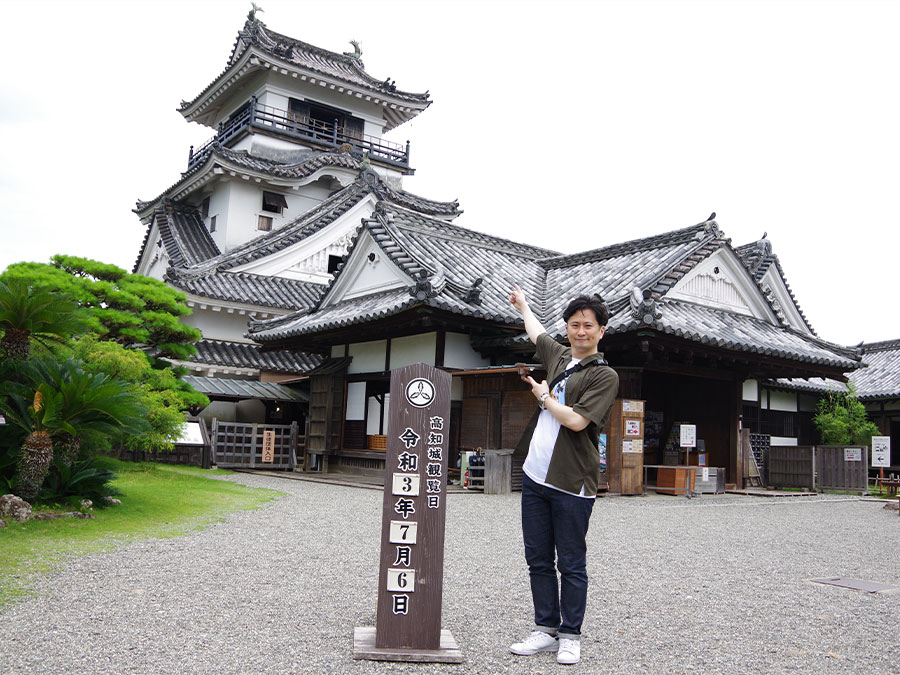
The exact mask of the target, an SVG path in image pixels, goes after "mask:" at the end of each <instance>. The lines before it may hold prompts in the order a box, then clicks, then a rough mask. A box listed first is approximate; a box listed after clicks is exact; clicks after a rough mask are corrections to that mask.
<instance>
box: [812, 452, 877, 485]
mask: <svg viewBox="0 0 900 675" xmlns="http://www.w3.org/2000/svg"><path fill="white" fill-rule="evenodd" d="M816 471H817V473H818V474H819V476H818V482H817V484H816V487H817V488H818V489H819V490H848V491H852V492H859V493H860V494H865V493H866V491H867V490H868V489H869V448H868V447H866V446H843V445H817V446H816Z"/></svg>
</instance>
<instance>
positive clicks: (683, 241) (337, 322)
mask: <svg viewBox="0 0 900 675" xmlns="http://www.w3.org/2000/svg"><path fill="white" fill-rule="evenodd" d="M365 228H366V230H367V231H368V232H369V233H370V234H371V235H372V237H373V239H374V240H375V241H376V242H377V243H378V244H379V246H381V248H382V249H383V250H384V251H385V252H386V253H388V254H389V256H390V257H391V259H392V260H393V261H394V262H395V263H396V264H397V265H398V266H399V267H400V268H401V269H403V270H404V271H405V272H406V273H407V274H409V275H410V276H411V277H412V278H413V279H416V278H417V277H418V275H419V274H420V273H421V272H422V271H423V270H424V271H425V273H426V276H427V278H428V282H429V284H430V287H429V290H430V291H431V292H430V293H427V294H426V295H425V297H422V298H419V299H418V300H417V299H415V298H413V297H412V296H411V295H410V291H409V289H400V290H396V291H391V292H388V293H382V294H378V295H370V296H365V297H362V298H358V299H353V300H349V301H346V302H342V303H340V304H339V305H337V306H332V307H327V308H324V309H321V310H318V309H317V308H314V309H313V310H312V311H311V312H306V311H303V312H297V313H295V314H293V315H288V316H286V317H282V318H280V319H277V320H272V321H262V322H255V323H251V325H250V335H251V336H252V337H253V339H254V340H257V341H260V342H270V341H271V342H275V341H280V340H284V339H290V338H293V337H297V336H299V335H308V334H314V333H317V332H322V331H327V330H332V329H335V328H338V327H345V326H349V325H356V324H362V323H365V322H368V321H372V320H375V319H378V318H383V317H386V316H390V315H393V314H397V313H400V312H402V311H405V310H407V309H409V308H410V307H412V306H413V305H415V304H427V305H429V306H433V307H439V308H441V309H444V310H446V311H448V312H451V313H456V314H459V315H462V316H475V317H478V318H483V319H485V320H488V321H491V322H493V323H499V324H513V325H520V318H519V316H518V314H517V313H516V312H515V310H514V309H513V308H512V307H511V306H510V305H509V303H508V301H507V299H506V298H507V293H508V291H509V288H510V285H511V284H512V283H513V282H518V283H519V284H520V285H521V286H522V287H523V288H524V290H525V292H526V294H527V295H528V297H529V302H530V304H531V305H532V308H533V309H534V310H535V312H536V313H537V314H538V316H539V317H540V318H541V319H542V321H543V322H544V324H545V326H546V327H547V328H548V331H549V332H550V333H551V334H552V335H555V336H557V337H560V336H562V335H563V334H564V327H563V323H562V319H561V318H560V317H561V314H562V310H563V307H564V304H565V303H566V302H567V300H568V299H569V298H571V297H573V296H574V295H578V294H581V293H585V294H590V293H600V294H601V295H602V296H603V297H604V298H605V299H606V301H607V304H608V305H609V307H610V310H611V314H612V316H611V319H610V324H609V330H610V332H611V333H617V332H618V333H623V332H628V331H632V330H636V329H638V328H642V327H648V326H647V324H645V323H643V321H642V320H637V319H635V318H634V317H633V316H632V313H631V307H630V304H629V302H630V297H631V294H632V291H633V289H634V288H636V287H637V288H639V289H641V290H645V289H653V290H655V296H654V299H655V300H657V301H658V309H659V310H661V312H662V313H661V316H660V317H659V319H658V320H657V321H656V322H655V323H654V324H652V325H650V326H649V327H650V328H654V329H656V330H659V331H662V332H664V333H668V334H672V335H676V336H679V337H682V338H684V339H686V340H690V341H694V342H699V343H703V344H710V345H717V346H719V347H722V348H725V349H730V350H734V351H739V352H750V353H757V354H762V355H771V356H775V357H780V358H783V359H787V360H792V361H799V362H805V363H810V364H818V365H824V366H827V367H830V368H839V369H841V370H852V369H854V368H857V367H858V366H859V361H858V355H857V354H856V353H855V352H854V351H853V350H850V349H846V348H843V347H840V346H838V345H833V344H830V343H827V342H825V341H823V340H820V339H819V338H816V337H815V336H812V335H808V334H805V333H800V332H798V331H795V330H793V329H790V328H787V327H784V326H776V325H772V324H770V323H768V322H766V321H762V320H759V319H755V318H752V317H748V316H744V315H741V314H734V313H730V312H725V311H721V310H716V309H712V308H709V307H705V306H701V305H696V304H693V303H687V302H678V301H674V300H666V299H665V292H667V291H668V289H670V288H671V287H672V286H673V285H674V284H675V283H677V281H678V280H679V279H680V278H682V277H683V276H684V274H686V273H687V272H689V271H690V270H691V269H693V267H694V266H695V265H696V264H697V263H699V262H700V261H702V260H704V259H705V258H706V257H707V256H709V255H710V254H711V253H713V252H714V251H716V250H718V249H719V248H721V247H723V246H729V244H728V240H727V239H725V238H724V237H723V235H722V234H721V232H719V230H718V226H717V225H716V224H715V222H713V221H708V222H705V223H700V224H699V225H696V226H693V227H690V228H685V229H682V230H676V231H674V232H669V233H665V234H662V235H659V236H657V237H650V238H646V239H641V240H635V241H632V242H625V243H624V244H617V245H615V246H610V247H605V248H602V249H597V250H594V251H588V252H585V253H579V254H575V255H569V256H559V255H553V254H551V253H550V252H548V251H545V250H542V249H536V248H533V247H526V246H523V245H522V244H517V243H515V242H509V241H506V240H502V239H498V238H494V237H489V236H488V235H482V234H479V233H476V232H472V231H470V230H463V229H462V228H459V227H456V226H450V225H448V224H447V223H443V222H440V221H436V220H434V219H430V218H428V217H426V216H423V215H421V214H417V213H413V212H409V211H407V210H405V209H402V208H398V207H396V206H395V205H391V204H384V203H381V204H379V206H378V207H377V208H376V213H375V217H374V218H373V219H371V220H370V221H368V222H367V223H366V224H365ZM351 252H352V251H351ZM338 275H340V271H339V272H338ZM479 277H482V278H483V279H484V281H483V282H482V294H481V302H480V303H478V304H475V303H471V302H466V301H465V299H464V291H465V290H466V289H467V287H468V286H470V285H471V284H472V282H473V281H474V280H475V279H476V278H479ZM335 282H336V280H335ZM335 282H333V283H335ZM323 297H324V296H323ZM525 339H526V337H525V336H524V334H521V335H520V336H519V338H514V339H509V338H502V337H498V338H497V343H498V344H501V343H505V344H512V343H515V342H517V341H524V340H525ZM488 342H489V340H488ZM488 342H485V344H487V343H488Z"/></svg>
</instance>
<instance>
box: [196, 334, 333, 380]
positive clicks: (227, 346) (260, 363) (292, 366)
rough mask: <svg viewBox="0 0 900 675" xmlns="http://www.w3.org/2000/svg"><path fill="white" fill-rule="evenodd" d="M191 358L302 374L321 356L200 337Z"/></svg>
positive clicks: (205, 362) (226, 364) (214, 364)
mask: <svg viewBox="0 0 900 675" xmlns="http://www.w3.org/2000/svg"><path fill="white" fill-rule="evenodd" d="M194 346H195V347H196V348H197V353H196V354H194V355H193V356H192V357H191V362H193V363H202V364H205V365H212V366H223V367H226V366H227V367H231V368H253V369H255V370H264V371H268V372H273V373H293V374H297V375H299V374H302V373H306V372H307V371H310V370H312V369H314V368H317V367H318V366H319V364H321V362H322V357H321V356H318V355H316V354H306V353H304V352H298V351H295V350H292V349H280V350H272V351H265V352H263V351H260V347H259V345H253V344H247V343H245V342H228V341H225V340H200V341H199V342H196V343H194Z"/></svg>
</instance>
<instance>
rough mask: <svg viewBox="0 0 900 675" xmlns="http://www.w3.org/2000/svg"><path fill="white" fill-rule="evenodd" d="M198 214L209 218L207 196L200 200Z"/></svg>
mask: <svg viewBox="0 0 900 675" xmlns="http://www.w3.org/2000/svg"><path fill="white" fill-rule="evenodd" d="M200 215H201V216H202V217H203V218H209V197H207V198H206V199H204V200H203V201H202V202H200Z"/></svg>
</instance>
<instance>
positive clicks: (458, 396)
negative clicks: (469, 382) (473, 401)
mask: <svg viewBox="0 0 900 675" xmlns="http://www.w3.org/2000/svg"><path fill="white" fill-rule="evenodd" d="M450 400H451V401H462V400H463V381H462V378H461V377H454V378H453V379H452V380H450Z"/></svg>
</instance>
